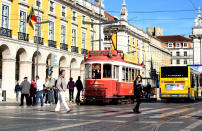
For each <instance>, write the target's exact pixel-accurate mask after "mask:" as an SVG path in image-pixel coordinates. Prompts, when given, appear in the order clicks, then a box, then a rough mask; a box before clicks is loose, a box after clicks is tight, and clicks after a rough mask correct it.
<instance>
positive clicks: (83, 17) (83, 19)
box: [82, 15, 86, 25]
mask: <svg viewBox="0 0 202 131" xmlns="http://www.w3.org/2000/svg"><path fill="white" fill-rule="evenodd" d="M83 21H86V16H85V15H82V25H85V24H83Z"/></svg>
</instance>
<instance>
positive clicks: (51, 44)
mask: <svg viewBox="0 0 202 131" xmlns="http://www.w3.org/2000/svg"><path fill="white" fill-rule="evenodd" d="M48 46H49V47H54V48H56V41H53V40H48Z"/></svg>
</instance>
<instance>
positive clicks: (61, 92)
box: [55, 70, 71, 113]
mask: <svg viewBox="0 0 202 131" xmlns="http://www.w3.org/2000/svg"><path fill="white" fill-rule="evenodd" d="M65 74H66V73H65V70H60V76H59V78H58V80H57V85H56V87H57V89H58V90H59V93H58V95H59V99H58V102H57V105H56V107H55V112H59V111H60V105H61V103H63V104H64V106H65V108H66V111H67V113H68V112H70V111H71V109H70V108H69V107H68V105H67V103H66V101H65V91H66V89H67V84H66V81H65V78H64V77H65Z"/></svg>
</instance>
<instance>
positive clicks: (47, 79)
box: [45, 77, 52, 105]
mask: <svg viewBox="0 0 202 131" xmlns="http://www.w3.org/2000/svg"><path fill="white" fill-rule="evenodd" d="M50 88H52V87H51V81H50V78H49V77H48V78H46V83H45V97H46V100H45V105H50V103H51V101H50Z"/></svg>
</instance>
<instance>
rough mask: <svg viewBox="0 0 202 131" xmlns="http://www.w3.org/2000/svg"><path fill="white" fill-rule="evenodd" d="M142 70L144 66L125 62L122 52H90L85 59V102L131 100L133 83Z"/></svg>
mask: <svg viewBox="0 0 202 131" xmlns="http://www.w3.org/2000/svg"><path fill="white" fill-rule="evenodd" d="M142 69H143V66H142V65H136V64H133V63H130V62H127V61H125V60H124V56H123V53H122V52H121V51H116V50H105V51H89V52H88V57H87V58H86V59H85V88H84V92H83V99H84V102H90V101H101V102H104V103H109V102H111V101H116V102H117V101H120V100H130V98H132V96H133V94H134V91H133V81H134V79H135V77H136V76H137V74H140V71H141V70H142Z"/></svg>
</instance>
